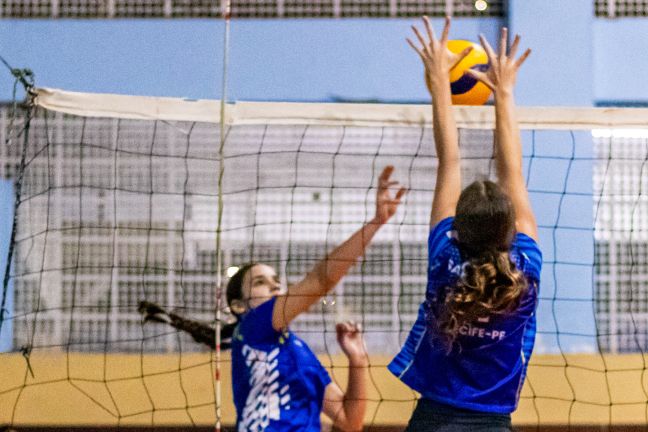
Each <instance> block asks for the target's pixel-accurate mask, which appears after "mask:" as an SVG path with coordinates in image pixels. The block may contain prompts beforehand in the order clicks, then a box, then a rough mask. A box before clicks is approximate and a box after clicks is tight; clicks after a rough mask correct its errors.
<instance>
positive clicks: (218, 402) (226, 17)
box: [214, 0, 232, 432]
mask: <svg viewBox="0 0 648 432" xmlns="http://www.w3.org/2000/svg"><path fill="white" fill-rule="evenodd" d="M221 11H222V16H223V21H224V22H225V28H224V34H223V80H222V83H221V87H222V94H221V100H220V122H219V125H220V127H219V131H220V147H219V150H218V158H219V170H218V218H217V219H218V222H217V225H216V332H215V333H216V354H215V355H216V373H215V380H216V386H215V392H216V394H215V396H214V399H215V404H214V406H215V409H216V423H215V425H214V427H215V430H216V432H220V430H221V406H222V389H221V361H222V358H221V328H222V325H221V308H222V303H223V265H222V263H223V253H222V250H221V231H222V226H223V177H224V171H225V158H224V148H225V140H226V138H227V136H226V130H225V127H226V125H225V109H226V108H227V104H226V101H227V66H228V61H229V37H230V18H231V11H232V5H231V1H230V0H221Z"/></svg>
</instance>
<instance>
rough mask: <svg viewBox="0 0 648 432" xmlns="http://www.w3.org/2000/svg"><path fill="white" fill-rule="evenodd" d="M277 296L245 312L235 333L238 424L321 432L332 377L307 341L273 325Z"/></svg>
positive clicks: (245, 427) (259, 428)
mask: <svg viewBox="0 0 648 432" xmlns="http://www.w3.org/2000/svg"><path fill="white" fill-rule="evenodd" d="M275 302H276V298H275V299H272V300H269V301H267V302H265V303H263V304H261V305H260V306H258V307H256V308H254V309H252V310H250V311H249V312H247V313H246V314H245V315H243V317H242V318H241V322H240V323H239V325H238V326H237V327H236V329H235V331H234V335H233V337H232V390H233V393H234V405H235V406H236V419H237V420H236V423H237V427H238V430H239V432H242V431H255V432H256V431H266V432H270V431H318V432H319V431H320V413H321V412H322V402H323V400H324V390H325V388H326V386H327V385H328V384H329V383H330V382H331V378H330V377H329V375H328V373H327V372H326V369H324V367H323V366H322V364H321V363H320V362H319V360H318V359H317V357H315V354H313V352H312V351H311V350H310V348H308V345H306V343H305V342H303V341H302V340H301V339H299V338H298V337H297V336H295V335H294V334H293V333H291V332H288V331H287V332H278V331H276V330H274V329H273V328H272V311H273V309H274V305H275Z"/></svg>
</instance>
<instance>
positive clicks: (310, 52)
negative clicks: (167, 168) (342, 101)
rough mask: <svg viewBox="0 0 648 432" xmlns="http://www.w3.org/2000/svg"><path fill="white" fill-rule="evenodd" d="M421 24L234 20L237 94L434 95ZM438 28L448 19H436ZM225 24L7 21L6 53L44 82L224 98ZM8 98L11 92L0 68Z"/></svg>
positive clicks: (2, 43)
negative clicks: (422, 61) (424, 69)
mask: <svg viewBox="0 0 648 432" xmlns="http://www.w3.org/2000/svg"><path fill="white" fill-rule="evenodd" d="M413 22H416V21H415V20H386V19H385V20H368V19H356V20H285V21H261V20H254V21H252V20H247V21H246V20H236V21H234V22H233V23H232V31H231V50H230V52H231V57H230V58H231V64H230V68H229V76H230V79H229V96H230V99H233V100H310V101H321V100H330V99H331V98H333V97H336V96H339V97H344V98H349V99H373V98H380V99H387V100H419V101H422V100H427V96H426V91H425V88H424V86H423V84H422V79H421V67H420V65H419V59H418V57H417V56H416V54H415V53H414V52H413V51H411V48H410V47H409V46H407V44H406V43H405V37H406V36H409V35H410V33H411V30H410V28H409V26H410V24H412V23H413ZM434 23H435V24H436V26H437V27H439V28H440V26H441V20H434ZM498 27H499V20H497V19H482V20H477V19H457V20H455V22H454V28H453V31H452V37H453V38H456V39H473V40H476V39H477V35H478V34H480V33H483V34H485V35H486V36H487V37H488V38H489V39H491V40H493V38H494V36H495V35H496V33H497V29H498ZM222 39H223V26H222V23H221V22H214V21H207V20H195V21H168V20H167V21H163V20H159V21H145V20H127V21H126V20H122V21H118V20H117V21H18V20H15V21H6V20H5V21H0V54H2V55H3V56H4V57H5V58H6V59H7V60H8V61H10V63H11V64H12V65H13V66H14V67H24V66H27V67H30V68H31V69H32V70H34V72H35V73H36V78H37V84H38V85H39V86H41V87H58V88H65V89H69V90H76V91H88V92H108V93H124V94H138V95H156V96H175V97H189V98H219V97H220V94H221V73H222V72H221V71H222V49H223V48H222V45H223V43H222ZM0 89H1V90H0V91H1V93H0V96H1V97H2V98H3V99H8V98H9V97H10V80H9V77H8V74H6V73H0Z"/></svg>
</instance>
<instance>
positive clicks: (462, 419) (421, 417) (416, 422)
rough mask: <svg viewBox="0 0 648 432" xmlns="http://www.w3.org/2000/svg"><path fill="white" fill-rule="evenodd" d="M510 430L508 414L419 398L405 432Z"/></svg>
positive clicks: (491, 431) (499, 431)
mask: <svg viewBox="0 0 648 432" xmlns="http://www.w3.org/2000/svg"><path fill="white" fill-rule="evenodd" d="M464 431H465V432H512V431H513V427H512V426H511V416H510V414H492V413H484V412H478V411H470V410H464V409H460V408H454V407H451V406H448V405H443V404H440V403H438V402H434V401H431V400H429V399H421V400H419V402H418V404H417V405H416V409H415V410H414V413H413V414H412V418H411V419H410V421H409V424H408V425H407V429H405V432H464Z"/></svg>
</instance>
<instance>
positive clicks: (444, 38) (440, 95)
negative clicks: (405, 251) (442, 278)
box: [407, 17, 471, 226]
mask: <svg viewBox="0 0 648 432" xmlns="http://www.w3.org/2000/svg"><path fill="white" fill-rule="evenodd" d="M423 23H424V25H425V29H426V31H427V37H428V38H427V40H426V39H425V38H424V37H423V36H422V35H421V33H420V32H419V31H418V29H417V28H416V27H414V26H412V29H413V30H414V34H415V35H416V37H417V39H418V41H419V42H420V44H421V47H418V46H417V45H416V44H414V42H412V41H411V40H410V39H407V42H408V43H409V44H410V46H411V47H412V48H413V49H414V50H415V51H416V52H417V53H418V55H419V56H420V57H421V61H422V62H423V65H424V67H425V84H426V86H427V88H428V91H429V92H430V95H431V96H432V127H433V129H434V144H435V147H436V153H437V158H438V160H439V166H438V168H437V177H436V186H435V190H434V199H433V200H432V211H431V214H430V226H434V225H436V224H437V223H438V222H439V221H441V220H443V219H445V218H447V217H449V216H453V215H454V213H455V209H456V207H457V201H458V200H459V194H460V193H461V166H460V162H461V161H460V156H459V134H458V132H457V124H456V122H455V118H454V114H453V112H452V100H451V93H450V71H451V70H452V69H453V68H454V67H455V66H456V65H457V64H458V63H459V62H460V61H461V60H462V59H463V58H464V57H466V56H467V55H468V53H469V52H470V50H471V48H470V47H469V48H466V49H465V50H464V51H462V52H461V53H459V54H455V53H453V52H451V51H450V50H449V49H448V33H449V32H450V18H448V17H446V19H445V26H444V27H443V33H442V35H441V39H437V38H436V36H435V34H434V30H433V29H432V26H431V24H430V21H429V20H428V18H427V17H423Z"/></svg>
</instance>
